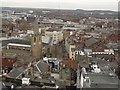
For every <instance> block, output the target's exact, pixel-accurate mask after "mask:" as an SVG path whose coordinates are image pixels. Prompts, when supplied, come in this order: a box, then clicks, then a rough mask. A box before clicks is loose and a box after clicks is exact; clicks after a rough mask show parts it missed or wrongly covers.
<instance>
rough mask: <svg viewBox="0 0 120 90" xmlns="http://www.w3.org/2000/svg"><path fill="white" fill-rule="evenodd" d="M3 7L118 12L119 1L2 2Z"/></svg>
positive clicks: (3, 0)
mask: <svg viewBox="0 0 120 90" xmlns="http://www.w3.org/2000/svg"><path fill="white" fill-rule="evenodd" d="M2 7H24V8H50V9H73V10H74V9H84V10H112V11H118V0H106V1H105V0H91V1H88V0H84V1H82V0H69V1H68V0H65V1H64V0H36V1H34V0H26V1H24V2H23V1H22V0H15V1H14V0H2Z"/></svg>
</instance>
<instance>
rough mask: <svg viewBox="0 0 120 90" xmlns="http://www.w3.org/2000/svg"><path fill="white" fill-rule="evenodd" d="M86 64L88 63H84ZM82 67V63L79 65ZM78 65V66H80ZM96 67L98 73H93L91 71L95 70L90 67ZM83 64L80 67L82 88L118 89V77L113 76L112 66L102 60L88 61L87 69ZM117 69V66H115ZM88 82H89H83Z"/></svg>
mask: <svg viewBox="0 0 120 90" xmlns="http://www.w3.org/2000/svg"><path fill="white" fill-rule="evenodd" d="M86 64H88V63H86ZM81 65H82V63H81ZM81 65H80V66H81ZM95 65H96V66H98V68H99V70H98V71H99V72H93V71H92V70H94V69H96V68H93V67H91V66H95ZM84 66H86V65H85V63H84V65H82V68H84V69H85V70H82V74H83V78H84V81H83V88H89V87H91V88H118V87H119V79H118V76H117V75H116V74H115V68H114V67H113V65H112V64H111V63H110V62H108V61H105V60H102V59H95V60H92V62H91V61H90V64H88V66H87V67H84ZM116 67H117V66H116ZM85 80H89V82H87V81H85Z"/></svg>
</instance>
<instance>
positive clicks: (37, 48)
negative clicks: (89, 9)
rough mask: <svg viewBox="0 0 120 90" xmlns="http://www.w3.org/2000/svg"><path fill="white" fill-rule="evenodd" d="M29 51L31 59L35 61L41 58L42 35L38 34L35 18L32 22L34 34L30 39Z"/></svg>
mask: <svg viewBox="0 0 120 90" xmlns="http://www.w3.org/2000/svg"><path fill="white" fill-rule="evenodd" d="M31 49H32V56H33V57H35V58H36V59H37V60H39V59H41V58H42V35H41V32H39V27H38V18H37V17H36V19H35V22H34V33H33V35H32V38H31Z"/></svg>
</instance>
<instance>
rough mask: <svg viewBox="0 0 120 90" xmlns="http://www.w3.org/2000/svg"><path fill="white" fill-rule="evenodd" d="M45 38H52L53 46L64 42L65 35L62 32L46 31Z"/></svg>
mask: <svg viewBox="0 0 120 90" xmlns="http://www.w3.org/2000/svg"><path fill="white" fill-rule="evenodd" d="M45 36H47V37H50V38H52V43H51V44H52V45H54V44H57V43H59V42H60V41H62V40H63V33H62V31H61V30H47V31H45Z"/></svg>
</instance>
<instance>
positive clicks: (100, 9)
mask: <svg viewBox="0 0 120 90" xmlns="http://www.w3.org/2000/svg"><path fill="white" fill-rule="evenodd" d="M0 8H26V9H55V10H85V11H97V10H98V11H112V12H118V10H117V11H114V10H110V9H108V10H107V9H82V8H76V9H66V8H60V9H59V8H39V7H7V6H6V7H0Z"/></svg>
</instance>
